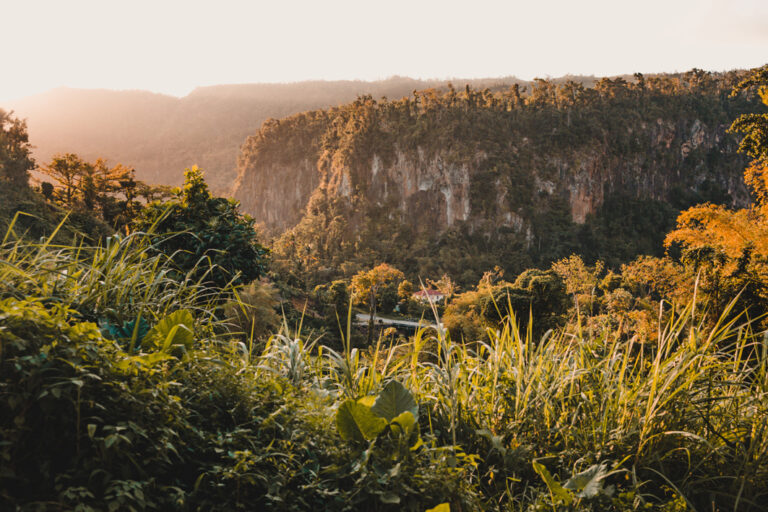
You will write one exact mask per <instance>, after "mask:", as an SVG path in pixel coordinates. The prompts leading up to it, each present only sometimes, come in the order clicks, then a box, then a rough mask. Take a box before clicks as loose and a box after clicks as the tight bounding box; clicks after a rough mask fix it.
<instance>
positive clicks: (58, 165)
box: [40, 153, 93, 210]
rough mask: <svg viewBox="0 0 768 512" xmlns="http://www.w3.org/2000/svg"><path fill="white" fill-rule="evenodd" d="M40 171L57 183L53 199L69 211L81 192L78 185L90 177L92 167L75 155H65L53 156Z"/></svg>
mask: <svg viewBox="0 0 768 512" xmlns="http://www.w3.org/2000/svg"><path fill="white" fill-rule="evenodd" d="M40 171H42V172H43V174H45V175H46V176H48V177H50V178H53V180H54V181H56V183H58V185H59V187H58V188H57V190H55V192H54V194H55V197H57V198H58V199H59V201H61V202H62V203H63V204H64V206H65V207H66V208H69V209H70V210H71V209H74V208H75V206H77V203H78V200H79V198H78V195H80V193H81V192H82V191H81V189H80V185H81V183H82V182H83V179H84V177H86V176H89V175H92V173H93V167H92V166H91V164H89V163H88V162H86V161H85V160H83V159H82V158H80V157H79V156H77V155H76V154H74V153H66V154H63V155H56V156H54V157H53V159H52V160H51V162H50V163H49V164H48V165H46V166H44V167H41V168H40ZM91 185H92V182H91Z"/></svg>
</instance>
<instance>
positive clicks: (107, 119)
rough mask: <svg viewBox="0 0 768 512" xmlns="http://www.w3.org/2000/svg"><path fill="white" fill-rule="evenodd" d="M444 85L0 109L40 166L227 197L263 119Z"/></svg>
mask: <svg viewBox="0 0 768 512" xmlns="http://www.w3.org/2000/svg"><path fill="white" fill-rule="evenodd" d="M578 79H579V81H583V82H584V83H585V84H589V83H590V82H593V81H594V79H593V77H579V78H578ZM448 82H449V81H448V80H445V81H434V80H433V81H424V80H414V79H411V78H403V77H393V78H389V79H387V80H381V81H376V82H362V81H334V82H326V81H313V82H297V83H287V84H242V85H219V86H212V87H201V88H198V89H195V90H194V91H192V93H190V94H189V95H188V96H186V97H184V98H176V97H173V96H166V95H162V94H155V93H150V92H146V91H108V90H84V89H70V88H59V89H54V90H51V91H49V92H46V93H43V94H39V95H35V96H30V97H27V98H23V99H21V100H18V101H14V102H9V103H7V104H3V105H0V106H1V107H3V108H6V109H11V110H14V111H15V112H16V115H17V116H18V117H20V118H24V119H27V123H28V127H29V133H30V139H31V142H32V144H33V145H34V146H35V150H34V156H35V158H36V159H37V161H38V162H39V163H43V162H46V161H47V160H49V159H50V158H51V156H52V155H54V154H55V153H59V152H75V153H78V154H80V155H81V156H83V157H85V158H88V159H93V158H96V157H104V158H107V159H109V161H110V162H114V163H116V162H121V163H124V164H126V165H130V166H133V167H134V168H135V169H136V171H137V174H138V177H139V178H140V179H143V180H145V181H148V182H150V183H155V184H179V183H180V182H181V178H182V171H183V169H184V168H185V167H189V166H191V165H199V166H200V167H202V168H203V169H205V171H206V175H207V178H208V181H209V183H210V184H211V186H212V187H213V188H214V189H215V190H217V191H219V192H229V191H230V190H231V189H232V186H233V183H234V180H235V177H236V174H237V171H236V162H237V155H238V153H239V149H240V146H241V144H243V142H244V141H245V139H246V137H247V136H249V135H253V134H254V133H256V132H257V131H258V130H259V128H260V127H261V124H262V123H263V122H264V121H265V120H267V119H269V118H282V117H286V116H289V115H292V114H295V113H298V112H303V111H306V110H314V109H320V108H328V107H334V106H338V105H342V104H346V103H349V102H350V101H353V100H354V99H355V98H356V97H358V96H360V95H364V94H370V95H372V96H373V97H375V98H380V97H382V96H386V97H388V98H392V99H394V98H401V97H403V96H407V95H409V94H411V93H412V92H413V91H414V90H420V89H425V88H430V87H445V86H446V85H447V83H448ZM453 83H454V84H455V85H456V87H464V85H465V84H470V85H471V86H472V87H473V88H490V89H492V90H498V89H502V88H507V87H509V86H510V85H512V84H515V83H517V84H522V85H525V84H526V83H525V82H523V81H521V80H518V79H516V78H514V77H504V78H490V79H476V80H464V79H454V80H453Z"/></svg>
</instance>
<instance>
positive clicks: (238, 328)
mask: <svg viewBox="0 0 768 512" xmlns="http://www.w3.org/2000/svg"><path fill="white" fill-rule="evenodd" d="M279 303H280V301H279V299H278V293H277V290H275V288H274V286H272V284H271V283H269V282H266V281H254V282H252V283H250V284H248V285H246V286H245V287H243V288H241V289H239V290H237V292H236V300H233V301H231V302H229V303H228V304H227V305H226V306H225V308H224V309H225V313H226V316H227V323H228V324H229V325H230V327H231V329H232V331H233V333H235V334H237V335H238V336H240V337H241V338H242V339H243V340H244V341H245V342H246V343H247V344H248V346H249V347H250V349H249V350H250V351H251V352H253V351H254V350H256V352H258V351H259V348H263V345H264V343H265V342H266V340H267V338H268V337H269V336H270V335H271V334H272V333H273V332H275V330H276V329H277V328H278V327H279V326H280V316H279V315H278V314H277V311H276V310H277V308H278V306H279Z"/></svg>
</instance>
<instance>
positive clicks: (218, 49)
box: [0, 0, 768, 101]
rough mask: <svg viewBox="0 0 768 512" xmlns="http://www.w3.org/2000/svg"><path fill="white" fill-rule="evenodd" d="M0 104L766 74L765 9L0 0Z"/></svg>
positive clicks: (665, 3) (600, 1)
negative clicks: (200, 91) (468, 81)
mask: <svg viewBox="0 0 768 512" xmlns="http://www.w3.org/2000/svg"><path fill="white" fill-rule="evenodd" d="M0 20H2V28H1V29H0V38H2V41H1V42H0V66H2V69H3V71H2V73H0V101H6V100H9V99H14V98H17V97H21V96H26V95H29V94H34V93H38V92H42V91H45V90H47V89H51V88H53V87H58V86H69V87H85V88H109V89H148V90H151V91H156V92H163V93H168V94H174V95H177V96H183V95H185V94H187V93H188V92H189V91H190V90H192V89H193V88H194V87H196V86H199V85H213V84H224V83H244V82H286V81H299V80H307V79H329V80H334V79H364V80H375V79H380V78H386V77H389V76H392V75H403V76H410V77H414V78H452V77H459V78H469V77H496V76H507V75H515V76H518V77H520V78H525V79H530V78H533V77H535V76H542V77H543V76H560V75H564V74H568V73H571V74H595V75H614V74H621V73H633V72H636V71H640V72H646V73H650V72H659V71H685V70H688V69H691V68H693V67H698V68H703V69H707V70H718V71H719V70H726V69H734V68H749V67H756V66H759V65H762V64H765V63H768V0H728V1H721V0H643V1H637V0H632V1H625V0H579V1H574V0H563V1H560V0H549V1H544V0H526V1H512V0H507V1H491V0H468V1H463V2H454V1H449V0H439V1H432V0H408V1H401V0H386V1H376V2H374V1H368V0H349V1H345V0H305V1H304V0H303V1H299V0H271V1H260V0H251V1H234V0H230V1H227V0H218V1H215V2H214V1H210V2H202V1H194V0H183V1H176V0H152V1H144V0H130V1H128V0H123V1H120V2H118V1H113V0H94V1H85V0H50V1H41V0H0Z"/></svg>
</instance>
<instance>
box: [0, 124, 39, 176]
mask: <svg viewBox="0 0 768 512" xmlns="http://www.w3.org/2000/svg"><path fill="white" fill-rule="evenodd" d="M31 150H32V147H31V146H30V144H29V135H28V134H27V125H26V123H25V122H24V121H21V120H19V119H16V118H14V117H13V112H6V111H5V110H3V109H0V184H2V185H3V188H4V190H5V189H7V190H14V189H15V188H18V187H21V188H26V187H27V180H28V179H29V171H30V170H31V169H32V168H33V167H34V166H35V162H34V160H32V156H31Z"/></svg>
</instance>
